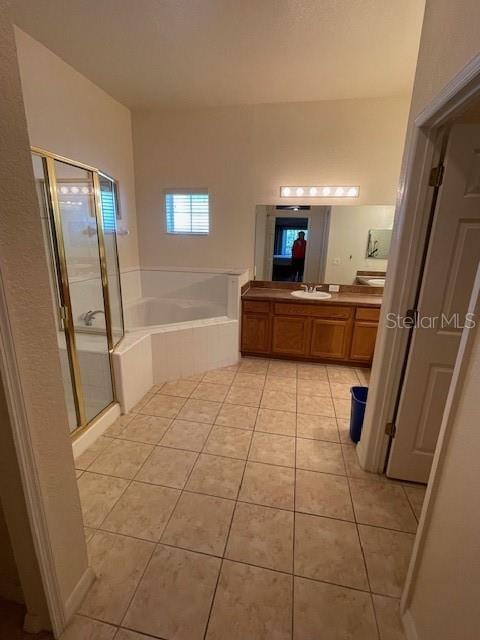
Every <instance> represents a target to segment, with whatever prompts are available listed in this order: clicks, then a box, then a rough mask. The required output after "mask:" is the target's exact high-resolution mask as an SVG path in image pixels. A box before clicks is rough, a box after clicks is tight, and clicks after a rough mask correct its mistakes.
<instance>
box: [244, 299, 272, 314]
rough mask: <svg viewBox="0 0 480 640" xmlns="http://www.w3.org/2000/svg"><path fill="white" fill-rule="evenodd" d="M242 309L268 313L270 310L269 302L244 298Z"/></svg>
mask: <svg viewBox="0 0 480 640" xmlns="http://www.w3.org/2000/svg"><path fill="white" fill-rule="evenodd" d="M243 310H244V311H250V312H253V313H269V311H270V303H269V302H260V301H259V302H257V301H255V300H244V301H243Z"/></svg>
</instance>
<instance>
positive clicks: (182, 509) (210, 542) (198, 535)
mask: <svg viewBox="0 0 480 640" xmlns="http://www.w3.org/2000/svg"><path fill="white" fill-rule="evenodd" d="M234 508H235V502H234V501H233V500H225V499H224V498H214V497H212V496H207V495H203V494H200V493H188V492H185V491H184V492H183V493H182V495H181V497H180V500H179V501H178V503H177V506H176V507H175V511H174V512H173V514H172V517H171V518H170V522H169V523H168V525H167V528H166V529H165V531H164V533H163V536H162V542H163V543H165V544H171V545H173V546H174V547H182V548H184V549H190V550H191V551H200V552H202V553H210V554H212V555H216V556H222V555H223V552H224V550H225V544H226V542H227V535H228V530H229V527H230V522H231V521H232V514H233V510H234Z"/></svg>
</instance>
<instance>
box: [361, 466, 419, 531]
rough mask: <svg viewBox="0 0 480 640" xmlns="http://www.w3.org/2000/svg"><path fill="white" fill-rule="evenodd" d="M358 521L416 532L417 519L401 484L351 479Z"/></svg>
mask: <svg viewBox="0 0 480 640" xmlns="http://www.w3.org/2000/svg"><path fill="white" fill-rule="evenodd" d="M350 490H351V492H352V500H353V508H354V510H355V517H356V520H357V522H361V523H362V524H371V525H375V526H377V527H385V528H386V529H398V530H399V531H407V532H410V533H415V531H416V530H417V521H416V518H415V516H414V514H413V512H412V509H411V507H410V504H409V502H408V500H407V498H406V496H405V492H404V491H403V487H402V486H401V485H394V484H389V483H386V482H378V481H376V480H359V479H356V478H352V479H351V480H350Z"/></svg>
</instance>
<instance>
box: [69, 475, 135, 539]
mask: <svg viewBox="0 0 480 640" xmlns="http://www.w3.org/2000/svg"><path fill="white" fill-rule="evenodd" d="M127 486H128V480H124V479H122V478H112V477H110V476H101V475H99V474H97V473H90V472H89V471H85V473H84V474H83V475H82V477H81V478H80V479H79V481H78V491H79V493H80V502H81V505H82V513H83V523H84V524H85V526H86V527H93V528H95V527H98V526H100V525H101V524H102V522H103V521H104V520H105V517H106V516H107V515H108V513H109V512H110V510H111V508H112V507H113V505H114V504H115V503H116V501H117V500H118V498H119V497H120V496H121V495H122V493H123V492H124V491H125V489H126V488H127Z"/></svg>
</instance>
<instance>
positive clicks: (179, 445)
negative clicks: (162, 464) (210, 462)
mask: <svg viewBox="0 0 480 640" xmlns="http://www.w3.org/2000/svg"><path fill="white" fill-rule="evenodd" d="M211 428H212V426H211V425H210V424H205V423H204V422H192V421H190V420H174V421H173V422H172V425H171V427H170V428H169V430H168V431H167V432H166V433H165V435H164V436H163V438H162V439H161V441H160V444H161V445H162V447H173V448H174V449H186V450H187V451H201V450H202V449H203V445H204V444H205V442H206V440H207V438H208V434H209V433H210V429H211Z"/></svg>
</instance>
